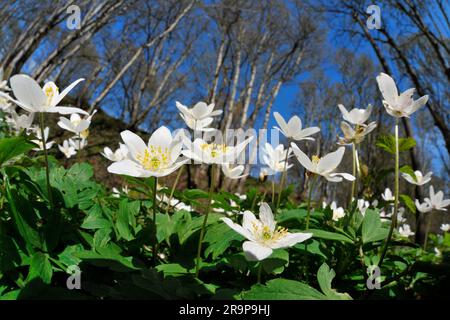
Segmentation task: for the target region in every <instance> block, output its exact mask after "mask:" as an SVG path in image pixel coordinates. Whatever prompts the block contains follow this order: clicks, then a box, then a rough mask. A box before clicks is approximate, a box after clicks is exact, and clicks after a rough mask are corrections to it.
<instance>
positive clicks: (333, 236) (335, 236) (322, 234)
mask: <svg viewBox="0 0 450 320" xmlns="http://www.w3.org/2000/svg"><path fill="white" fill-rule="evenodd" d="M308 232H312V234H313V237H315V238H320V239H326V240H335V241H342V242H347V243H353V240H352V239H350V238H349V237H347V236H345V235H343V234H340V233H336V232H329V231H325V230H318V229H309V230H308Z"/></svg>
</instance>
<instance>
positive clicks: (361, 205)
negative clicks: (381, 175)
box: [356, 199, 370, 216]
mask: <svg viewBox="0 0 450 320" xmlns="http://www.w3.org/2000/svg"><path fill="white" fill-rule="evenodd" d="M356 206H357V207H358V210H359V212H361V214H362V215H363V216H364V215H365V214H366V211H367V209H369V207H370V203H369V201H366V200H364V199H358V201H357V203H356Z"/></svg>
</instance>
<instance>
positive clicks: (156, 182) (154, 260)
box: [152, 177, 158, 264]
mask: <svg viewBox="0 0 450 320" xmlns="http://www.w3.org/2000/svg"><path fill="white" fill-rule="evenodd" d="M153 182H154V185H153V228H154V229H153V230H154V232H155V239H154V243H153V250H152V253H153V262H154V263H155V264H156V255H157V244H158V241H157V239H158V237H157V229H156V193H157V190H158V178H157V177H155V179H154V180H153Z"/></svg>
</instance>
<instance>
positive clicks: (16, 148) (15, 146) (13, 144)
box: [0, 137, 36, 165]
mask: <svg viewBox="0 0 450 320" xmlns="http://www.w3.org/2000/svg"><path fill="white" fill-rule="evenodd" d="M35 147H36V145H35V144H34V143H32V142H30V141H28V140H27V139H26V138H25V137H13V138H3V139H0V165H3V163H5V162H6V161H8V160H10V159H12V158H14V157H16V156H19V155H21V154H23V153H25V152H27V151H30V150H31V149H32V148H35Z"/></svg>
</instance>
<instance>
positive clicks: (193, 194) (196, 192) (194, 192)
mask: <svg viewBox="0 0 450 320" xmlns="http://www.w3.org/2000/svg"><path fill="white" fill-rule="evenodd" d="M183 195H184V197H185V198H186V199H188V200H195V199H201V198H204V199H206V198H208V196H209V194H208V192H206V191H203V190H201V189H187V190H186V191H184V193H183Z"/></svg>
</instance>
